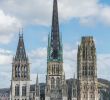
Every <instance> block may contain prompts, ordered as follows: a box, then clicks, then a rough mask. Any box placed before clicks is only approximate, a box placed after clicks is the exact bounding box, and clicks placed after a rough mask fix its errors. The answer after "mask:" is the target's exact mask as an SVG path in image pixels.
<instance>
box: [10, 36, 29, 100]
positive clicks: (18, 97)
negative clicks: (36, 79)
mask: <svg viewBox="0 0 110 100" xmlns="http://www.w3.org/2000/svg"><path fill="white" fill-rule="evenodd" d="M29 92H30V66H29V60H28V57H27V55H26V51H25V46H24V39H23V34H19V41H18V47H17V50H16V55H15V56H14V57H13V62H12V80H11V100H29Z"/></svg>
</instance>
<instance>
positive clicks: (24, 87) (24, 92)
mask: <svg viewBox="0 0 110 100" xmlns="http://www.w3.org/2000/svg"><path fill="white" fill-rule="evenodd" d="M22 96H26V86H22Z"/></svg>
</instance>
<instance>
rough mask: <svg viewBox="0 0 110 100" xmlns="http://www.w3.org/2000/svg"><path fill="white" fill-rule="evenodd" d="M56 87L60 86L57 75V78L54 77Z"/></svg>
mask: <svg viewBox="0 0 110 100" xmlns="http://www.w3.org/2000/svg"><path fill="white" fill-rule="evenodd" d="M56 87H58V88H59V87H60V78H59V77H57V79H56Z"/></svg>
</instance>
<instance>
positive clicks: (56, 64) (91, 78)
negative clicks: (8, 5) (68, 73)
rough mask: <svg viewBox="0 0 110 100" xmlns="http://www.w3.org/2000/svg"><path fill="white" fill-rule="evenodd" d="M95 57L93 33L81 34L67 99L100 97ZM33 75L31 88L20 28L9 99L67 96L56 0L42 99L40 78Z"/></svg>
mask: <svg viewBox="0 0 110 100" xmlns="http://www.w3.org/2000/svg"><path fill="white" fill-rule="evenodd" d="M96 61H97V57H96V47H95V42H94V40H93V37H90V36H87V37H86V36H85V37H82V40H81V44H80V45H79V46H78V53H77V79H76V77H75V76H74V81H72V87H71V94H72V95H71V99H70V100H99V94H98V81H97V63H96ZM73 66H74V65H73ZM36 76H37V77H36V83H35V85H34V86H33V90H31V85H30V63H29V58H28V56H27V53H26V50H25V44H24V39H23V32H22V33H19V40H18V46H17V50H16V55H15V56H14V57H13V61H12V77H11V87H10V100H68V86H67V82H66V79H65V72H64V69H63V44H62V37H61V33H60V28H59V18H58V4H57V0H53V15H52V27H51V33H50V34H49V35H48V47H47V74H46V84H45V89H44V90H45V99H41V98H40V86H39V81H38V80H39V79H38V75H36Z"/></svg>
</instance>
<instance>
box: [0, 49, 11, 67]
mask: <svg viewBox="0 0 110 100" xmlns="http://www.w3.org/2000/svg"><path fill="white" fill-rule="evenodd" d="M11 62H12V52H11V51H9V50H5V49H1V48H0V65H10V64H11Z"/></svg>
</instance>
